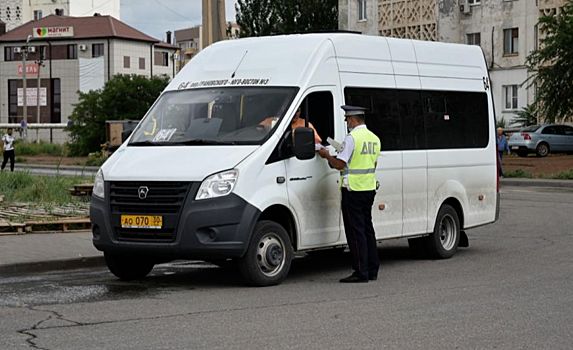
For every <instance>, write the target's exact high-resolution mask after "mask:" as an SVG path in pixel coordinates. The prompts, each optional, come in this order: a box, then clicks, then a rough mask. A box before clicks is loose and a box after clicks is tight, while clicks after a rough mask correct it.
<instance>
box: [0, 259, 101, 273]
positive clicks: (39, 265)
mask: <svg viewBox="0 0 573 350" xmlns="http://www.w3.org/2000/svg"><path fill="white" fill-rule="evenodd" d="M102 266H105V260H104V258H103V255H101V256H89V257H83V258H74V259H61V260H48V261H34V262H26V263H17V264H6V265H0V276H3V277H5V276H15V275H23V274H33V273H43V272H54V271H67V270H76V269H83V268H90V267H102Z"/></svg>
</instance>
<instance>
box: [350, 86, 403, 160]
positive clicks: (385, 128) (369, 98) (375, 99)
mask: <svg viewBox="0 0 573 350" xmlns="http://www.w3.org/2000/svg"><path fill="white" fill-rule="evenodd" d="M344 93H345V95H346V104H348V105H353V106H359V107H364V108H366V109H368V111H367V112H366V126H367V127H368V129H369V130H370V131H372V132H373V133H375V134H376V136H378V137H379V138H380V142H381V143H382V151H397V150H400V149H401V144H400V143H401V142H400V116H399V114H398V105H397V104H396V91H395V90H393V89H360V88H346V89H345V90H344Z"/></svg>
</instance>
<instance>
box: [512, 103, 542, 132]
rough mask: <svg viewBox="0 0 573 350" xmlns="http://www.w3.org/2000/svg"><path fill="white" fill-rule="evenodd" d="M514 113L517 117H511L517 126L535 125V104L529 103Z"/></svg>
mask: <svg viewBox="0 0 573 350" xmlns="http://www.w3.org/2000/svg"><path fill="white" fill-rule="evenodd" d="M515 114H516V115H517V117H516V118H515V119H513V121H514V123H515V124H517V125H518V126H520V127H523V128H524V127H526V126H530V125H537V111H536V108H535V104H529V105H527V106H525V107H523V108H522V109H520V110H519V111H517V112H515Z"/></svg>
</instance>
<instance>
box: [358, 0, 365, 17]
mask: <svg viewBox="0 0 573 350" xmlns="http://www.w3.org/2000/svg"><path fill="white" fill-rule="evenodd" d="M358 20H359V21H366V0H358Z"/></svg>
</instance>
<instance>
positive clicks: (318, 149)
mask: <svg viewBox="0 0 573 350" xmlns="http://www.w3.org/2000/svg"><path fill="white" fill-rule="evenodd" d="M323 148H324V146H323V145H321V144H320V143H315V144H314V150H315V151H320V150H321V149H323Z"/></svg>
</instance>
